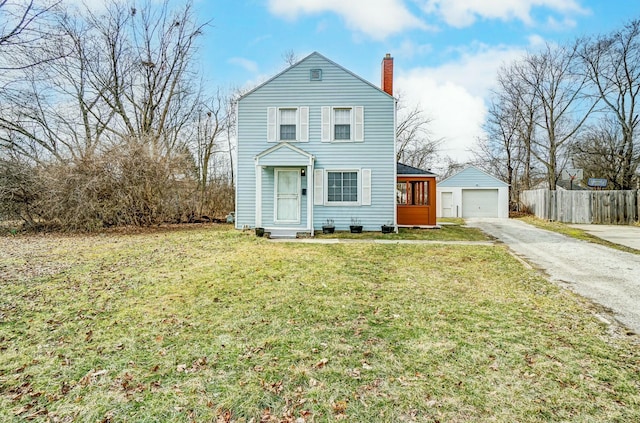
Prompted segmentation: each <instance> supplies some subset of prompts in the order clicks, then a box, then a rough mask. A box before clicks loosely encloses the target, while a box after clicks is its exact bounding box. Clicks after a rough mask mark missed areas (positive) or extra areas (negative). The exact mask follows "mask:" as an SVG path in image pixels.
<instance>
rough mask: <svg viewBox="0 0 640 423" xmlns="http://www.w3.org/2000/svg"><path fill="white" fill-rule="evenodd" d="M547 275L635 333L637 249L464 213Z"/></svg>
mask: <svg viewBox="0 0 640 423" xmlns="http://www.w3.org/2000/svg"><path fill="white" fill-rule="evenodd" d="M467 224H468V225H469V226H474V227H477V228H480V229H481V230H483V231H484V232H486V233H487V234H489V235H491V236H493V237H495V238H497V239H499V240H500V241H502V242H504V243H505V244H506V245H507V246H508V247H509V248H510V249H511V250H512V251H513V252H514V253H515V254H516V255H517V256H519V257H522V258H523V259H524V260H526V261H527V262H529V263H531V264H532V265H533V266H534V267H536V268H539V269H541V270H543V271H544V272H545V273H547V274H548V276H549V278H550V279H551V280H552V281H555V282H557V283H559V284H561V285H563V286H567V287H569V288H570V289H572V290H573V291H575V292H577V293H578V294H580V295H582V296H584V297H587V298H589V299H591V300H592V301H594V302H595V303H597V304H600V305H602V306H604V307H605V308H607V309H609V310H610V311H611V312H612V314H613V315H614V317H615V318H616V319H617V320H618V321H619V322H621V323H622V324H624V325H625V326H627V327H628V328H629V329H631V330H632V331H633V332H635V333H637V334H640V255H636V254H631V253H625V252H622V251H618V250H614V249H611V248H608V247H604V246H602V245H597V244H591V243H588V242H586V241H581V240H577V239H574V238H569V237H567V236H564V235H561V234H558V233H555V232H550V231H546V230H543V229H538V228H536V227H534V226H531V225H528V224H526V223H524V222H521V221H519V220H513V219H469V220H467Z"/></svg>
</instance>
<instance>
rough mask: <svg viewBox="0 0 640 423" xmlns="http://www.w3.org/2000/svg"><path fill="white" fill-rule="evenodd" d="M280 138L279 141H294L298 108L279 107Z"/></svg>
mask: <svg viewBox="0 0 640 423" xmlns="http://www.w3.org/2000/svg"><path fill="white" fill-rule="evenodd" d="M279 112H280V119H279V122H280V125H279V126H280V127H279V130H280V132H279V133H280V140H281V141H295V140H296V139H297V137H296V132H297V131H296V127H297V122H298V110H297V109H280V110H279Z"/></svg>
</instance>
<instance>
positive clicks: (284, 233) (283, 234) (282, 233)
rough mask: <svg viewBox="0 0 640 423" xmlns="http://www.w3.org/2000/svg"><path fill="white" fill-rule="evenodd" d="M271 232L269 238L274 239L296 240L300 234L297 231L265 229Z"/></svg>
mask: <svg viewBox="0 0 640 423" xmlns="http://www.w3.org/2000/svg"><path fill="white" fill-rule="evenodd" d="M265 232H269V234H270V235H269V238H272V239H295V238H296V234H297V233H298V230H297V229H265Z"/></svg>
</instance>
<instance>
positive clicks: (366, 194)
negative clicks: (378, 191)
mask: <svg viewBox="0 0 640 423" xmlns="http://www.w3.org/2000/svg"><path fill="white" fill-rule="evenodd" d="M360 174H361V175H362V205H363V206H370V205H371V169H362V170H361V171H360Z"/></svg>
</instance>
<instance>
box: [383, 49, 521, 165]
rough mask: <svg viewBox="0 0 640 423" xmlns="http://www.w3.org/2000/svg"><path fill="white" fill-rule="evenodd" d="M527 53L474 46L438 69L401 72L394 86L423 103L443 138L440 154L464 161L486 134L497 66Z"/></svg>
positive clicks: (412, 101) (435, 130) (411, 101)
mask: <svg viewBox="0 0 640 423" xmlns="http://www.w3.org/2000/svg"><path fill="white" fill-rule="evenodd" d="M523 53H524V50H521V49H516V48H507V47H491V48H489V47H487V46H483V45H476V46H475V51H469V52H467V53H464V54H462V55H461V57H460V58H459V59H457V60H455V61H451V62H448V63H445V64H443V65H441V66H438V67H421V68H413V69H409V70H406V71H405V70H403V69H401V68H399V69H398V70H397V72H396V81H395V86H396V87H397V90H398V91H397V92H399V93H401V96H402V97H403V98H404V99H406V100H407V104H409V105H413V104H420V105H421V107H422V108H423V110H424V111H425V113H426V114H427V116H429V117H430V118H432V119H433V121H432V123H431V124H430V125H431V126H430V129H431V131H432V133H433V135H434V137H436V138H443V139H444V142H443V144H442V146H441V152H442V154H443V155H447V156H450V157H452V158H454V159H456V160H460V161H466V160H468V159H470V158H471V154H470V153H469V149H470V148H471V147H472V146H473V145H474V143H475V141H476V139H477V138H478V137H481V136H483V135H484V132H483V130H482V125H483V123H484V121H485V117H486V113H487V107H486V102H485V99H486V98H488V96H489V94H490V90H491V89H492V88H493V87H494V84H495V77H496V73H497V70H498V68H499V67H500V66H501V65H502V64H504V63H507V62H510V61H511V60H514V59H516V58H517V57H520V56H521V55H522V54H523Z"/></svg>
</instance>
